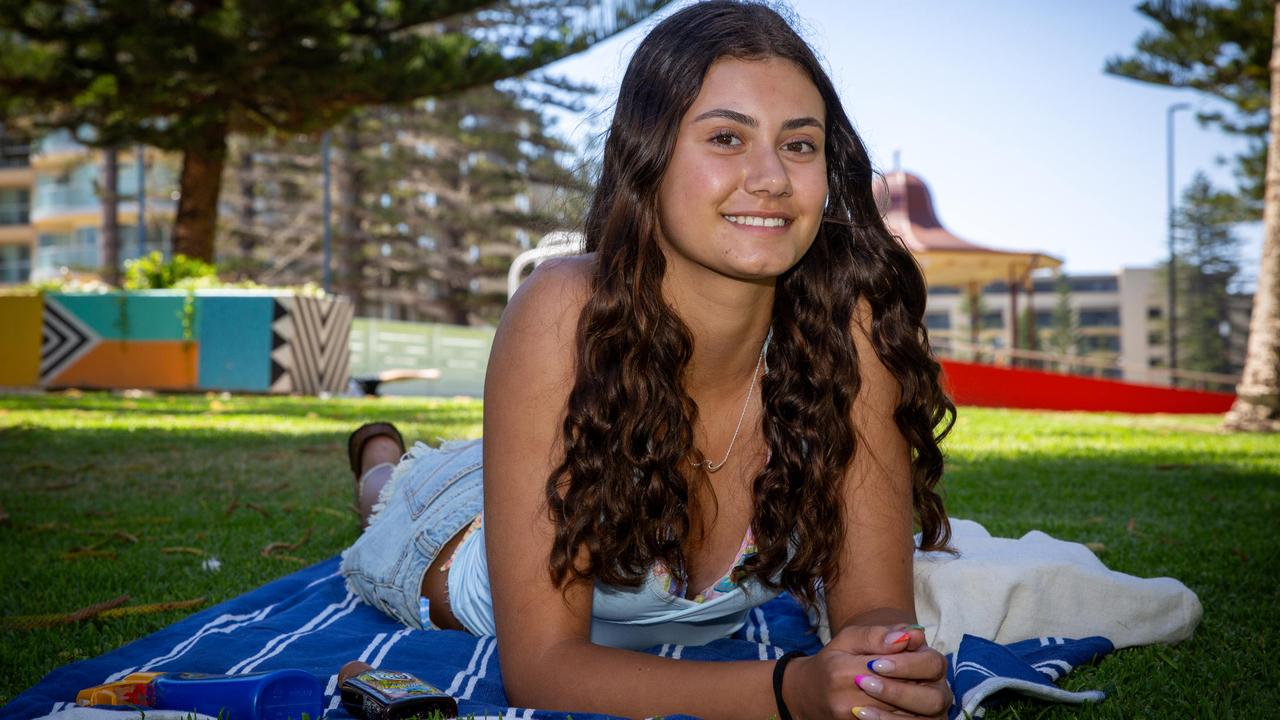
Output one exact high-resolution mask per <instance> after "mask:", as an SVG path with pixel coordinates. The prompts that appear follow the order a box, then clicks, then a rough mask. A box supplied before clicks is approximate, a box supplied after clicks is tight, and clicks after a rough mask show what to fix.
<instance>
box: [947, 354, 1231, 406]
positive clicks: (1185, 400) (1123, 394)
mask: <svg viewBox="0 0 1280 720" xmlns="http://www.w3.org/2000/svg"><path fill="white" fill-rule="evenodd" d="M941 362H942V372H943V384H944V385H945V386H946V388H947V392H949V393H950V394H951V399H952V400H953V401H955V403H956V404H957V405H980V406H985V407H1007V408H1027V409H1033V410H1087V411H1095V412H1127V413H1225V412H1226V411H1227V410H1229V409H1230V408H1231V403H1232V401H1234V400H1235V395H1232V394H1230V393H1220V392H1205V391H1202V390H1182V389H1174V388H1167V387H1157V386H1154V385H1135V384H1133V383H1126V382H1118V381H1116V380H1099V379H1095V378H1086V377H1078V376H1075V375H1060V374H1058V373H1048V372H1041V371H1039V370H1023V369H1020V368H1006V367H994V366H991V365H978V364H975V363H966V362H957V361H955V360H943V361H941Z"/></svg>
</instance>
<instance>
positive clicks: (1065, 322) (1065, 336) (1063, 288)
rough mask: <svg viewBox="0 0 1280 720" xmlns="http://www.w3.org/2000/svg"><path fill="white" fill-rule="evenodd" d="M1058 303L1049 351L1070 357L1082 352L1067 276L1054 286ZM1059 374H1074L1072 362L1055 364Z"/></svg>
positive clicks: (1060, 278)
mask: <svg viewBox="0 0 1280 720" xmlns="http://www.w3.org/2000/svg"><path fill="white" fill-rule="evenodd" d="M1054 292H1055V295H1056V302H1055V304H1054V307H1053V322H1052V325H1051V329H1050V331H1049V350H1050V351H1052V352H1053V353H1054V354H1055V355H1060V356H1069V355H1074V354H1077V353H1078V352H1079V350H1080V324H1079V320H1078V319H1077V317H1076V311H1075V310H1074V309H1073V308H1072V307H1071V283H1070V282H1069V281H1068V280H1067V277H1066V276H1065V275H1060V276H1059V277H1058V282H1057V283H1056V284H1055V285H1054ZM1055 365H1056V367H1055V369H1056V370H1057V371H1058V372H1068V373H1069V372H1072V371H1073V370H1074V368H1073V367H1072V365H1071V363H1070V361H1061V360H1060V361H1058V362H1057V363H1055Z"/></svg>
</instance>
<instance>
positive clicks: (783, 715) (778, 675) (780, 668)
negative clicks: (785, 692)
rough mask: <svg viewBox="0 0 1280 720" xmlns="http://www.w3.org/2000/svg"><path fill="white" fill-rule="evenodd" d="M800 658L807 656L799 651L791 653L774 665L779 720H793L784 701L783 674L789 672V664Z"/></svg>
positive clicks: (774, 689)
mask: <svg viewBox="0 0 1280 720" xmlns="http://www.w3.org/2000/svg"><path fill="white" fill-rule="evenodd" d="M798 657H805V654H804V653H802V652H800V651H799V650H792V651H791V652H789V653H787V654H786V655H783V656H782V657H780V658H778V661H777V662H776V663H774V664H773V699H774V702H776V703H778V720H791V713H790V712H789V711H788V710H787V703H786V702H785V701H783V699H782V673H784V672H786V670H787V663H789V662H791V661H792V660H795V659H796V658H798Z"/></svg>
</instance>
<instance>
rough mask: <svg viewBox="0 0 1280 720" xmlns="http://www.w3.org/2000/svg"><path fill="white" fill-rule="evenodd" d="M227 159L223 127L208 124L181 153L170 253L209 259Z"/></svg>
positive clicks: (225, 133)
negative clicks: (223, 168) (180, 170)
mask: <svg viewBox="0 0 1280 720" xmlns="http://www.w3.org/2000/svg"><path fill="white" fill-rule="evenodd" d="M226 160H227V126H226V125H225V124H222V125H215V126H212V127H210V128H209V129H208V130H207V131H206V132H205V134H204V137H202V138H200V141H199V142H198V143H193V144H192V145H191V146H190V147H187V148H186V149H185V150H184V151H183V153H182V179H181V181H180V183H181V184H180V193H181V195H180V196H179V198H178V215H177V217H176V218H175V219H174V221H173V252H174V254H175V255H177V254H182V255H186V256H188V257H193V258H199V259H200V260H204V261H205V262H210V263H211V262H213V234H214V231H215V230H216V228H217V225H218V195H219V194H220V193H221V191H222V167H223V165H225V164H226Z"/></svg>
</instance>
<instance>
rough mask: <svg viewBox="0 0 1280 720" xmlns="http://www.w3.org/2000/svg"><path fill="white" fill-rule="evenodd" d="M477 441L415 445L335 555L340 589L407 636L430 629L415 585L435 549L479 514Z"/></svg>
mask: <svg viewBox="0 0 1280 720" xmlns="http://www.w3.org/2000/svg"><path fill="white" fill-rule="evenodd" d="M482 448H483V446H482V445H481V443H480V441H479V440H467V441H457V442H445V443H442V444H441V446H440V447H439V448H432V447H429V446H427V445H424V444H422V443H420V442H419V443H415V444H414V446H413V447H412V448H410V449H409V451H408V452H407V453H405V456H404V457H403V458H402V459H401V460H400V463H399V464H398V465H396V467H395V470H394V471H393V472H392V475H391V479H390V480H388V481H387V484H386V485H385V486H384V487H383V488H382V492H381V493H380V494H379V496H378V503H377V504H376V505H374V507H373V513H372V515H371V516H370V518H369V527H368V528H367V529H365V531H364V533H363V534H362V535H361V536H360V537H359V539H357V540H356V541H355V543H354V544H353V545H352V546H351V547H349V548H347V549H346V551H344V552H343V553H342V567H341V572H342V575H343V576H344V577H345V578H346V583H347V588H348V589H349V590H350V591H351V592H352V593H354V594H355V595H356V596H358V597H359V598H360V599H362V600H363V601H364V602H365V603H367V604H369V605H372V606H373V607H375V608H378V609H379V610H381V611H382V612H384V613H387V614H388V615H390V616H392V617H394V618H395V619H397V620H399V621H400V622H402V623H404V624H405V625H407V626H409V627H413V628H421V629H435V628H432V627H431V624H430V620H429V619H428V618H427V613H426V612H424V611H423V605H422V604H421V603H420V599H421V596H422V578H423V575H425V574H426V572H427V569H428V568H430V567H431V564H432V563H433V562H434V561H435V559H436V555H438V554H439V553H440V548H441V547H442V546H443V545H444V544H445V543H447V542H448V541H449V539H450V538H452V537H453V536H454V535H457V534H458V532H459V531H461V530H462V529H463V528H465V527H467V525H468V524H470V523H471V522H472V521H473V520H474V519H475V517H476V515H479V514H480V512H481V511H482V510H483V508H484V492H483V487H482V486H483V473H482V472H481V456H482V454H483V449H482Z"/></svg>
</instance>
